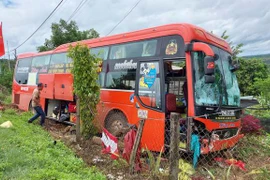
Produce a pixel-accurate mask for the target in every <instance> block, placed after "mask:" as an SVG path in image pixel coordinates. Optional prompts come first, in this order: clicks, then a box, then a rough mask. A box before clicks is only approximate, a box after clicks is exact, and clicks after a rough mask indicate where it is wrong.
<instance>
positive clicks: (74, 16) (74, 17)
mask: <svg viewBox="0 0 270 180" xmlns="http://www.w3.org/2000/svg"><path fill="white" fill-rule="evenodd" d="M87 2H90V1H88V0H86V1H85V2H84V3H83V5H82V6H81V7H80V9H79V10H82V7H83V6H84V5H85V4H86V3H87ZM79 10H78V11H77V12H76V14H75V15H74V16H73V18H75V17H76V16H77V15H78V12H79V14H80V13H81V12H82V11H79Z"/></svg>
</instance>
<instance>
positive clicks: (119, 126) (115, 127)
mask: <svg viewBox="0 0 270 180" xmlns="http://www.w3.org/2000/svg"><path fill="white" fill-rule="evenodd" d="M123 127H124V126H123V123H122V121H120V120H115V121H113V122H112V124H111V125H110V127H109V129H110V131H111V133H113V134H115V133H116V132H117V131H119V130H121V129H123Z"/></svg>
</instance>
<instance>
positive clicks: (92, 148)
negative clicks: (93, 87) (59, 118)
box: [45, 119, 149, 180]
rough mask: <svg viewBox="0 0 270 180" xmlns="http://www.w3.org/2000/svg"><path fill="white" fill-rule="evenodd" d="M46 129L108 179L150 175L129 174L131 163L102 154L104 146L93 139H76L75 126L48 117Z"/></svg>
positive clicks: (141, 177)
mask: <svg viewBox="0 0 270 180" xmlns="http://www.w3.org/2000/svg"><path fill="white" fill-rule="evenodd" d="M45 129H46V130H47V131H48V132H49V133H50V134H51V135H52V136H53V137H54V139H55V142H54V143H57V141H62V142H64V143H65V144H66V145H67V146H68V147H70V148H71V149H72V150H73V151H74V152H75V153H76V155H77V156H78V157H80V158H82V159H83V161H84V162H85V163H86V164H87V165H89V166H96V167H97V168H98V170H99V171H101V172H102V173H104V174H105V175H106V176H107V179H116V180H124V179H148V178H149V176H147V175H146V176H144V175H139V174H135V175H132V176H131V175H129V165H128V163H127V162H126V161H125V160H124V159H121V158H120V159H118V160H112V159H111V158H110V155H109V154H102V152H101V151H102V146H100V145H97V144H95V143H94V142H93V141H92V139H82V138H81V139H80V141H79V142H77V141H76V131H75V127H71V126H67V125H64V124H61V123H58V122H55V121H52V120H49V119H46V122H45Z"/></svg>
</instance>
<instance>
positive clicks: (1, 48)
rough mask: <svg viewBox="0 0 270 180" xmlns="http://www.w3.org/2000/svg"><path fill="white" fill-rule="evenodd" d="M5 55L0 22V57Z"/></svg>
mask: <svg viewBox="0 0 270 180" xmlns="http://www.w3.org/2000/svg"><path fill="white" fill-rule="evenodd" d="M4 54H5V44H4V38H3V33H2V22H1V25H0V56H3V55H4Z"/></svg>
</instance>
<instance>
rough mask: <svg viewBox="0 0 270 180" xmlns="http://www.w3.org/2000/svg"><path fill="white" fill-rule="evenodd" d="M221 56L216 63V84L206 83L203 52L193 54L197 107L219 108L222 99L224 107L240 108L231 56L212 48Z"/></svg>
mask: <svg viewBox="0 0 270 180" xmlns="http://www.w3.org/2000/svg"><path fill="white" fill-rule="evenodd" d="M211 47H212V49H213V50H214V53H215V54H217V55H218V56H219V58H218V59H217V60H216V61H215V82H214V83H209V84H207V83H205V78H204V57H205V54H204V53H203V52H193V53H192V59H193V65H194V66H193V72H194V88H195V101H196V105H204V106H218V105H219V102H220V100H221V99H222V105H223V106H240V90H239V87H238V83H237V79H236V75H235V74H234V73H233V72H231V68H232V64H231V62H230V61H229V59H230V56H231V55H230V54H229V53H228V52H226V51H224V50H221V49H219V48H217V47H215V46H211Z"/></svg>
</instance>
